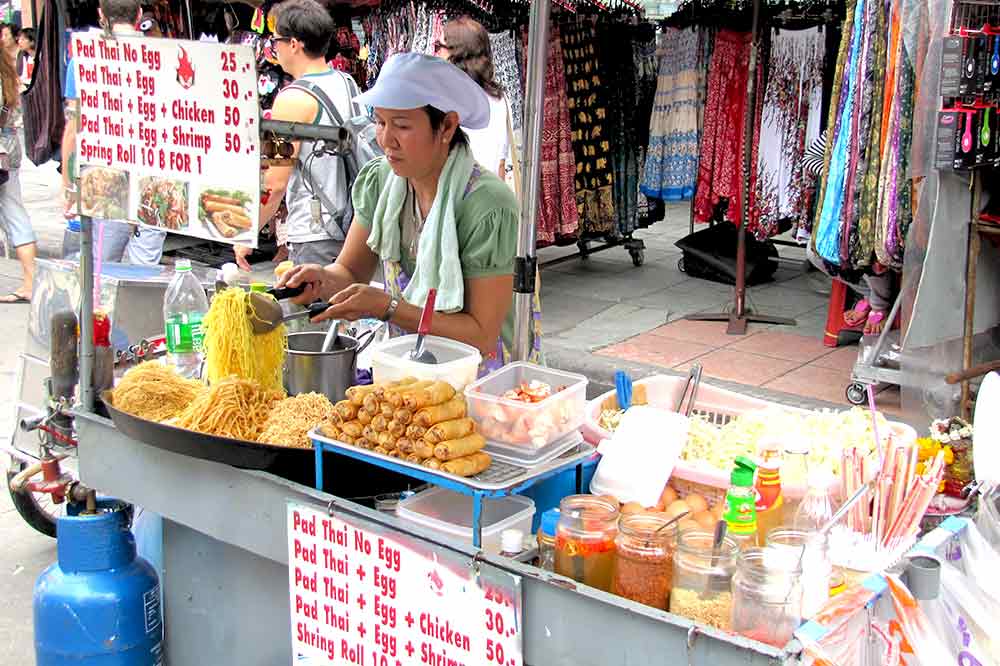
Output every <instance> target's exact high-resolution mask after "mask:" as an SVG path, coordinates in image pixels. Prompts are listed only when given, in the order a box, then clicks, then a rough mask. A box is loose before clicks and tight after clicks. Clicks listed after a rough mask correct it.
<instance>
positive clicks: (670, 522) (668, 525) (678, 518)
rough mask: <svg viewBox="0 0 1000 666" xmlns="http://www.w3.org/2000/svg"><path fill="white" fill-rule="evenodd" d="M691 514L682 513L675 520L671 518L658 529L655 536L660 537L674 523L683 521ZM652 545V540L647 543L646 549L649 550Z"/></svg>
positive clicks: (688, 512)
mask: <svg viewBox="0 0 1000 666" xmlns="http://www.w3.org/2000/svg"><path fill="white" fill-rule="evenodd" d="M690 513H691V512H690V511H682V512H681V513H679V514H677V515H676V516H674V517H673V518H671V519H670V520H668V521H667V522H665V523H663V524H662V525H660V526H659V527H658V528H656V531H655V532H653V536H657V535H659V533H660V532H662V531H663V530H665V529H667V528H668V527H670V526H671V525H673V524H674V523H676V522H678V521H680V520H683V519H684V517H685V516H687V515H688V514H690ZM651 544H652V540H650V541H647V542H646V548H649V547H650V545H651Z"/></svg>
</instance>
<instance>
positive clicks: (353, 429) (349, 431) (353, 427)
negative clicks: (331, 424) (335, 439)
mask: <svg viewBox="0 0 1000 666" xmlns="http://www.w3.org/2000/svg"><path fill="white" fill-rule="evenodd" d="M340 429H341V430H342V431H343V433H344V434H345V435H347V436H348V437H352V438H358V437H361V435H362V434H363V433H364V430H365V427H364V426H363V425H361V424H360V423H359V422H357V421H345V422H344V424H343V425H341V426H340Z"/></svg>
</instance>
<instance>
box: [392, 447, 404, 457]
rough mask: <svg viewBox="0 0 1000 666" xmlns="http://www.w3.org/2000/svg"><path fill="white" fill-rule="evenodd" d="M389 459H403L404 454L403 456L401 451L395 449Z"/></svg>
mask: <svg viewBox="0 0 1000 666" xmlns="http://www.w3.org/2000/svg"><path fill="white" fill-rule="evenodd" d="M389 457H391V458H402V457H403V454H402V452H400V450H399V449H393V450H392V451H389Z"/></svg>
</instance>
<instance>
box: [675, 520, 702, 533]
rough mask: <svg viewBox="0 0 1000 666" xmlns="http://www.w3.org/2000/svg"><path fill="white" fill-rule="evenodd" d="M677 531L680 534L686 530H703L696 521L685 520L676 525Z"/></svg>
mask: <svg viewBox="0 0 1000 666" xmlns="http://www.w3.org/2000/svg"><path fill="white" fill-rule="evenodd" d="M677 529H678V530H680V531H681V532H687V531H688V530H700V529H703V528H702V526H701V525H699V524H698V521H696V520H691V519H690V518H685V519H684V520H682V521H681V522H679V523H677Z"/></svg>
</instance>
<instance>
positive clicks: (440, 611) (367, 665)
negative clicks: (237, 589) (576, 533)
mask: <svg viewBox="0 0 1000 666" xmlns="http://www.w3.org/2000/svg"><path fill="white" fill-rule="evenodd" d="M464 560H465V561H464V563H462V561H461V559H460V558H457V557H454V556H452V555H451V554H450V553H447V552H446V551H445V550H444V549H441V550H440V551H437V550H435V549H434V548H433V546H432V545H430V544H428V543H426V542H422V541H416V540H410V539H406V540H405V541H404V538H403V537H402V535H399V536H398V538H396V537H394V536H393V535H392V534H391V533H389V532H387V531H386V532H375V531H372V530H369V529H366V528H364V527H362V526H360V525H359V524H356V523H355V522H353V521H351V520H350V519H344V518H343V517H341V516H328V515H327V514H326V513H324V512H322V511H317V510H316V509H313V508H311V507H308V506H304V505H299V504H295V503H289V506H288V586H289V603H290V610H291V628H292V653H293V658H294V660H295V663H296V664H300V663H310V664H333V663H336V664H355V665H357V666H404V665H405V664H433V665H435V666H473V665H476V666H478V665H483V664H493V665H495V666H521V665H522V663H523V659H522V650H521V647H522V643H521V622H520V609H521V598H520V589H521V588H520V579H519V578H518V577H517V576H513V575H509V574H505V573H499V572H496V571H495V570H493V571H491V573H490V575H488V576H487V575H485V574H484V575H480V574H479V573H477V572H476V567H474V566H472V565H470V563H469V560H468V558H464Z"/></svg>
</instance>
